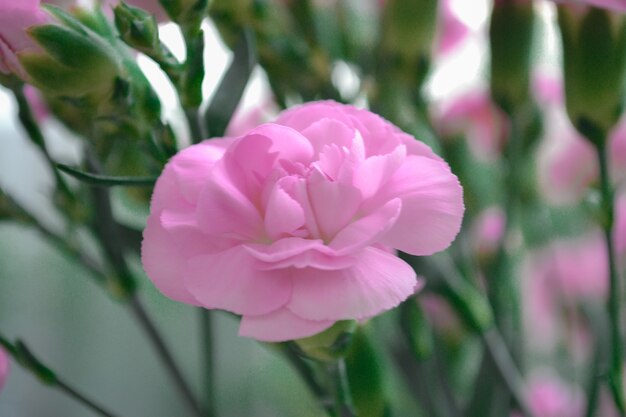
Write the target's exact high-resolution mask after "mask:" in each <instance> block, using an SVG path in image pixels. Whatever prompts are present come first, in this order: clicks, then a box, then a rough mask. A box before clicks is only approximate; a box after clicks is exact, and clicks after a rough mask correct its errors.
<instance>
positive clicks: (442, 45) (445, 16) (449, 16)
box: [437, 0, 470, 54]
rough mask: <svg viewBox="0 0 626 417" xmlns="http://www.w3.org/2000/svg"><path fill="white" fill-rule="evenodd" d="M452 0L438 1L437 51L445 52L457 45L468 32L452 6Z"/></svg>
mask: <svg viewBox="0 0 626 417" xmlns="http://www.w3.org/2000/svg"><path fill="white" fill-rule="evenodd" d="M452 3H453V0H443V1H441V2H440V3H439V21H438V25H437V30H438V32H439V34H438V42H437V51H438V52H439V53H440V54H446V53H448V52H450V51H452V50H453V49H454V48H455V47H457V46H458V45H459V44H460V43H461V42H463V40H465V38H467V36H468V35H469V33H470V30H469V28H468V27H467V25H466V24H465V23H463V22H462V21H461V20H460V19H459V16H458V15H457V14H456V12H455V11H454V9H453V7H452Z"/></svg>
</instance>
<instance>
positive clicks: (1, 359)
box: [0, 348, 10, 390]
mask: <svg viewBox="0 0 626 417" xmlns="http://www.w3.org/2000/svg"><path fill="white" fill-rule="evenodd" d="M9 370H10V362H9V356H8V355H7V353H6V352H5V351H4V350H3V349H2V348H0V390H2V387H3V386H4V384H5V382H6V380H7V378H8V377H9Z"/></svg>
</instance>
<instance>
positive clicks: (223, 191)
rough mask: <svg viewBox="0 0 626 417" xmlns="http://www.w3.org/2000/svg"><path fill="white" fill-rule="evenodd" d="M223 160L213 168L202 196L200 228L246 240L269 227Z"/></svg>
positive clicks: (218, 234)
mask: <svg viewBox="0 0 626 417" xmlns="http://www.w3.org/2000/svg"><path fill="white" fill-rule="evenodd" d="M221 162H222V161H220V163H219V164H218V165H216V166H215V167H214V168H213V169H212V170H211V175H210V178H209V179H208V180H207V181H206V183H205V184H204V188H203V189H202V192H201V194H200V197H199V199H198V205H197V213H198V224H199V226H200V228H201V229H202V230H203V231H204V232H205V233H207V234H210V235H213V236H220V237H226V238H234V239H242V240H248V239H251V240H255V239H258V238H261V237H262V236H263V235H264V233H265V230H264V222H263V219H262V218H261V215H260V213H259V210H258V208H257V207H255V206H254V205H253V204H252V202H251V201H250V200H249V199H248V197H247V196H246V195H244V194H243V193H242V192H241V190H240V189H239V188H237V187H236V186H235V184H233V183H232V182H231V178H230V176H229V175H228V173H227V172H226V169H224V166H223V165H222V164H221Z"/></svg>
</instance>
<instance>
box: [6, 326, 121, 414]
mask: <svg viewBox="0 0 626 417" xmlns="http://www.w3.org/2000/svg"><path fill="white" fill-rule="evenodd" d="M0 346H2V347H4V348H5V350H6V352H7V353H8V354H9V355H11V356H12V357H13V359H15V362H17V363H18V364H19V365H20V366H21V367H22V368H23V369H24V370H26V371H29V372H30V373H32V374H33V375H34V376H35V377H37V378H38V379H39V380H40V381H41V383H43V384H44V385H47V386H49V387H52V388H55V389H57V390H59V391H61V392H63V393H64V394H66V395H68V396H69V397H70V398H72V399H74V400H75V401H77V402H79V403H81V404H82V405H84V406H85V407H87V408H89V409H90V410H91V411H93V412H94V413H96V414H98V415H99V416H102V417H115V416H116V415H115V414H113V413H112V412H110V411H108V410H106V409H105V408H104V407H102V406H100V405H98V404H97V403H96V402H95V401H93V400H91V399H90V398H88V397H87V396H85V395H84V394H82V393H80V392H79V391H78V390H77V389H76V388H74V387H73V386H72V385H70V384H68V383H67V382H65V381H63V380H61V379H60V378H59V377H58V376H57V375H56V373H55V372H54V371H52V370H51V369H50V368H49V367H48V366H46V365H44V364H43V363H42V362H41V361H40V360H39V359H38V358H36V357H35V356H34V355H33V354H32V352H31V351H30V349H28V348H27V347H26V345H24V344H23V343H21V342H17V343H16V344H13V343H11V342H9V341H8V340H7V339H6V338H4V337H3V336H1V335H0Z"/></svg>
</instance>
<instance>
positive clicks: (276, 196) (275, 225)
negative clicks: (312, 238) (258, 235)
mask: <svg viewBox="0 0 626 417" xmlns="http://www.w3.org/2000/svg"><path fill="white" fill-rule="evenodd" d="M303 225H304V210H303V209H302V206H300V204H298V202H297V201H296V200H294V199H293V198H292V197H291V196H290V195H289V194H287V192H286V191H285V190H284V189H283V188H282V187H281V186H280V183H277V184H276V185H275V186H274V189H273V190H272V192H271V194H270V197H269V202H268V204H267V207H266V209H265V230H266V231H267V234H268V235H269V236H270V237H271V238H272V239H276V238H278V237H281V235H283V234H285V233H292V232H294V231H295V230H296V229H298V228H300V227H302V226H303Z"/></svg>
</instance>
